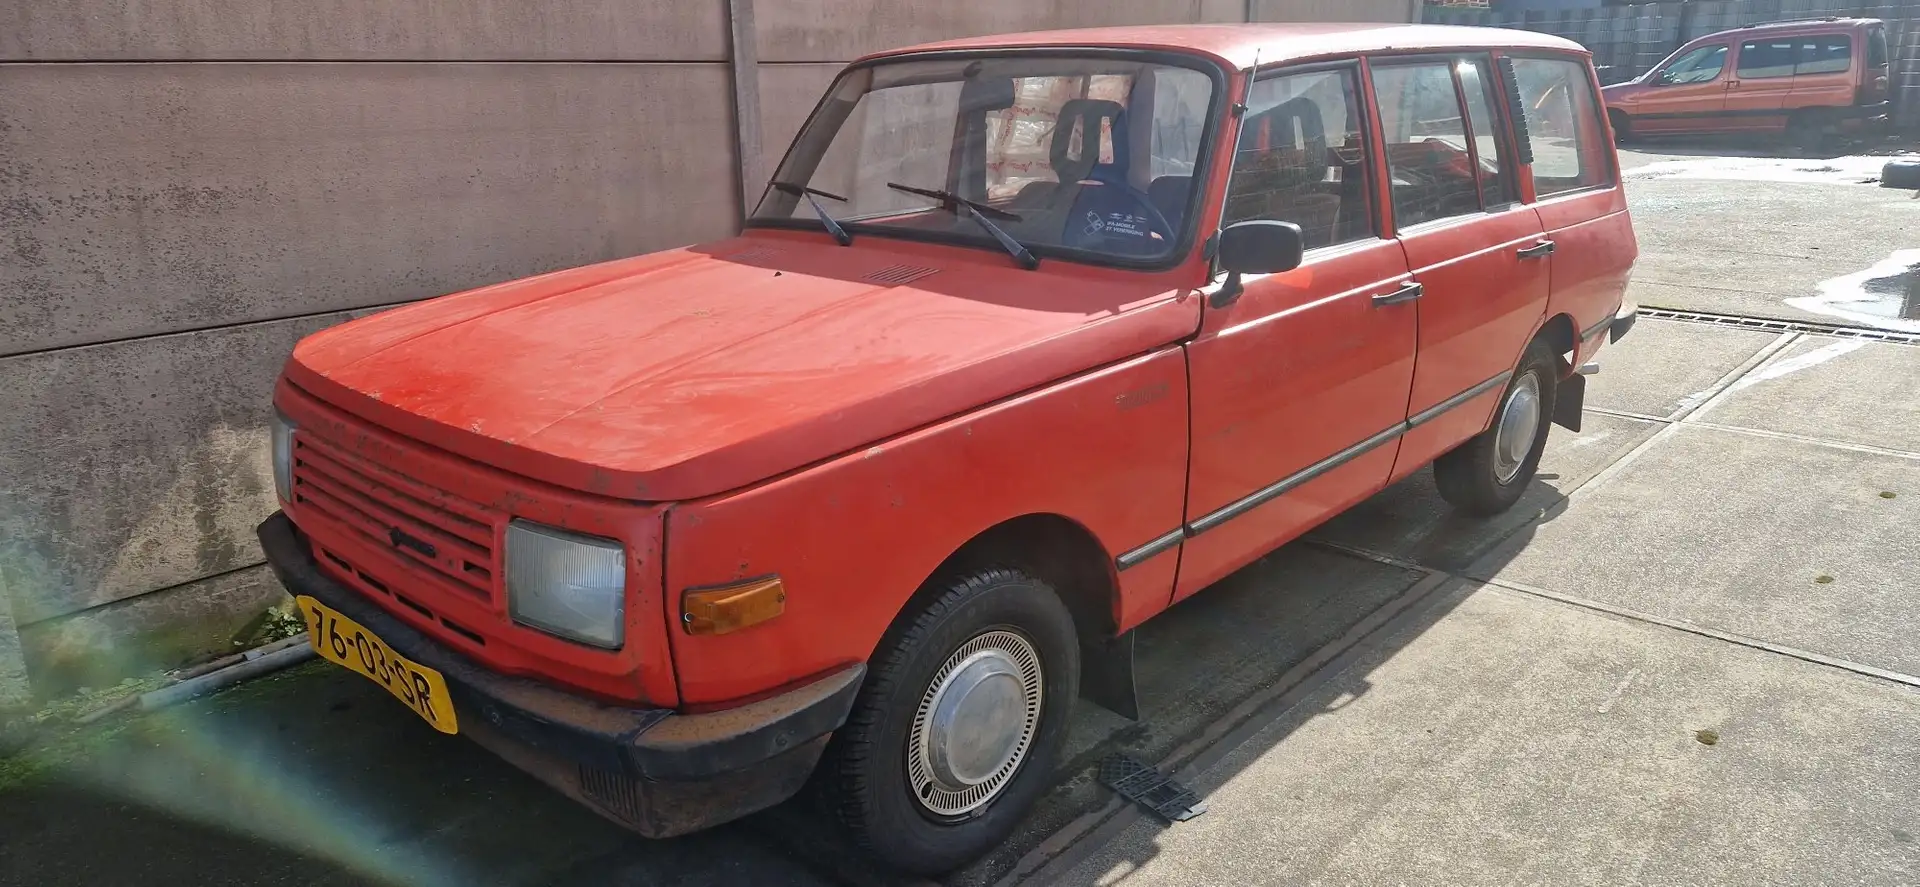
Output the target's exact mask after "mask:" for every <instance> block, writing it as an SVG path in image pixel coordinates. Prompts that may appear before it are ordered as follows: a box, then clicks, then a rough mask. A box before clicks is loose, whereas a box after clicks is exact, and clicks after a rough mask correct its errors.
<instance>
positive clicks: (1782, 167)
mask: <svg viewBox="0 0 1920 887" xmlns="http://www.w3.org/2000/svg"><path fill="white" fill-rule="evenodd" d="M1888 159H1889V158H1887V157H1877V156H1869V155H1850V156H1847V157H1831V158H1814V159H1794V158H1784V157H1700V158H1696V159H1690V160H1662V161H1658V162H1655V163H1649V164H1646V165H1644V166H1636V167H1633V168H1632V169H1627V170H1623V172H1624V173H1625V174H1626V175H1628V176H1630V177H1633V178H1640V179H1704V180H1716V181H1740V182H1801V183H1810V184H1843V185H1859V184H1864V183H1867V182H1871V181H1876V180H1878V179H1879V178H1880V170H1881V168H1882V167H1884V166H1886V164H1887V160H1888Z"/></svg>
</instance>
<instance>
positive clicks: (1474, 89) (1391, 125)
mask: <svg viewBox="0 0 1920 887" xmlns="http://www.w3.org/2000/svg"><path fill="white" fill-rule="evenodd" d="M1369 64H1370V67H1371V74H1372V80H1373V92H1374V97H1375V107H1376V108H1377V110H1378V113H1379V117H1380V133H1381V136H1382V141H1383V143H1384V147H1385V149H1386V159H1387V168H1388V173H1389V176H1390V187H1389V188H1388V192H1389V196H1390V200H1391V205H1392V214H1393V224H1394V228H1395V231H1396V233H1397V235H1398V238H1399V240H1400V245H1401V247H1402V248H1403V249H1404V250H1405V251H1406V255H1407V264H1408V267H1409V268H1410V269H1411V270H1412V273H1413V280H1414V282H1415V283H1416V284H1418V285H1419V286H1420V295H1419V299H1418V306H1419V308H1418V310H1419V315H1420V317H1419V324H1420V328H1419V335H1418V339H1419V353H1418V355H1417V357H1416V359H1415V364H1414V372H1413V386H1412V389H1411V394H1410V397H1409V400H1408V403H1407V412H1408V418H1407V422H1408V425H1409V427H1408V429H1407V433H1406V437H1405V438H1404V439H1403V440H1402V442H1401V445H1400V455H1399V458H1398V460H1397V461H1396V462H1395V463H1394V468H1393V477H1394V478H1396V479H1397V478H1400V477H1404V476H1405V475H1407V474H1409V473H1411V472H1413V471H1414V470H1415V469H1417V468H1419V467H1421V466H1423V465H1425V464H1427V463H1428V462H1431V461H1433V459H1434V458H1435V457H1438V456H1439V455H1441V454H1443V453H1445V452H1447V451H1448V450H1450V449H1453V448H1454V447H1455V446H1457V445H1459V444H1460V443H1461V442H1462V441H1465V440H1466V439H1467V438H1470V437H1472V436H1474V435H1476V434H1479V433H1480V432H1481V431H1482V430H1484V429H1485V428H1486V427H1487V423H1488V422H1489V421H1490V420H1491V419H1492V417H1493V410H1494V407H1495V406H1496V405H1497V403H1498V401H1499V396H1500V391H1501V390H1502V389H1503V388H1504V387H1505V383H1506V381H1507V377H1508V375H1509V374H1510V373H1511V372H1512V370H1513V367H1514V365H1515V363H1517V362H1518V360H1519V357H1520V352H1521V349H1522V348H1523V347H1524V346H1525V344H1526V342H1527V339H1528V337H1530V336H1531V335H1532V334H1533V331H1534V328H1535V327H1536V326H1537V325H1538V324H1539V322H1540V318H1541V314H1542V312H1543V311H1545V309H1546V302H1547V291H1548V277H1547V268H1548V262H1547V258H1548V254H1549V253H1550V252H1551V251H1552V250H1553V249H1554V247H1553V246H1552V245H1551V244H1549V243H1547V242H1546V240H1545V238H1543V237H1542V236H1541V235H1542V233H1543V231H1544V229H1543V228H1542V227H1541V224H1540V217H1539V215H1538V214H1537V213H1535V212H1534V210H1533V208H1532V207H1530V206H1528V205H1526V204H1524V203H1522V202H1521V201H1520V195H1519V192H1518V186H1517V184H1516V177H1515V174H1514V165H1515V164H1514V160H1513V157H1512V149H1511V145H1510V143H1509V141H1508V139H1507V138H1506V132H1507V127H1506V126H1505V124H1504V123H1503V122H1502V118H1501V116H1500V113H1499V111H1498V110H1497V109H1498V108H1500V107H1501V105H1500V103H1499V102H1498V101H1497V96H1498V95H1499V93H1498V92H1497V91H1496V90H1495V89H1494V87H1493V83H1494V81H1493V73H1492V69H1493V61H1492V58H1491V56H1489V55H1485V54H1478V53H1475V54H1463V55H1449V56H1444V57H1435V56H1422V57H1416V58H1405V57H1402V58H1377V59H1374V60H1371V61H1370V63H1369Z"/></svg>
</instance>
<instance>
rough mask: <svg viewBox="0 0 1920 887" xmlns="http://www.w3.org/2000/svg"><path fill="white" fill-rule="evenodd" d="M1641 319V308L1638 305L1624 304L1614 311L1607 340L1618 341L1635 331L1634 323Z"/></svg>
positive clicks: (1608, 326) (1608, 327)
mask: <svg viewBox="0 0 1920 887" xmlns="http://www.w3.org/2000/svg"><path fill="white" fill-rule="evenodd" d="M1639 320H1640V308H1639V306H1636V305H1622V306H1620V310H1619V311H1616V312H1614V315H1613V321H1612V322H1611V323H1608V324H1607V341H1609V342H1618V341H1620V340H1621V339H1624V338H1626V337H1627V333H1629V332H1632V331H1633V325H1634V324H1635V323H1637V322H1638V321H1639Z"/></svg>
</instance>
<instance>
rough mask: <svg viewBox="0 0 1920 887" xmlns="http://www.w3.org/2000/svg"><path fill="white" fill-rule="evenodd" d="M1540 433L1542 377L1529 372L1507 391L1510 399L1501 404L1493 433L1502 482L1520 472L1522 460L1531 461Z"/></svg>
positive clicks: (1495, 464)
mask: <svg viewBox="0 0 1920 887" xmlns="http://www.w3.org/2000/svg"><path fill="white" fill-rule="evenodd" d="M1539 433H1540V377H1539V375H1538V374H1536V373H1528V374H1526V375H1524V376H1521V377H1520V378H1519V380H1518V381H1516V382H1514V383H1513V388H1511V389H1510V390H1508V391H1507V402H1506V403H1505V404H1502V405H1501V407H1500V424H1499V426H1498V427H1497V429H1496V430H1495V432H1494V437H1493V461H1494V466H1493V470H1494V474H1495V475H1497V476H1498V477H1499V478H1500V482H1501V483H1503V484H1504V483H1507V482H1509V481H1511V480H1513V477H1514V475H1516V474H1519V473H1520V463H1522V462H1525V461H1527V453H1529V452H1532V451H1533V439H1534V437H1535V436H1537V435H1538V434H1539Z"/></svg>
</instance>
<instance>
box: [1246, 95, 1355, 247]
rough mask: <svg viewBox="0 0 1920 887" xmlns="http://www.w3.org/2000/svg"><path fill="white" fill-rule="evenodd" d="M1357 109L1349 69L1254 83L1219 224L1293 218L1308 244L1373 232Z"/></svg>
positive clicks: (1329, 244)
mask: <svg viewBox="0 0 1920 887" xmlns="http://www.w3.org/2000/svg"><path fill="white" fill-rule="evenodd" d="M1360 108H1361V105H1360V100H1359V82H1358V80H1357V77H1356V69H1354V68H1337V69H1332V70H1322V71H1310V72H1306V73H1300V74H1285V75H1281V76H1278V77H1268V78H1265V79H1262V80H1259V81H1257V82H1255V83H1254V84H1253V89H1252V91H1251V92H1249V93H1248V94H1247V112H1246V117H1245V122H1243V123H1242V124H1241V126H1240V143H1239V145H1238V146H1237V147H1236V148H1235V150H1234V156H1233V178H1232V179H1231V180H1230V181H1229V182H1228V185H1227V207H1226V213H1225V214H1224V218H1223V219H1222V222H1223V224H1227V225H1231V224H1233V223H1235V222H1244V221H1247V220H1248V219H1267V220H1271V221H1276V222H1292V223H1294V224H1296V225H1299V226H1300V233H1301V234H1302V235H1304V236H1305V240H1306V245H1307V247H1308V248H1309V249H1312V248H1316V247H1322V246H1331V245H1333V244H1336V243H1345V242H1347V241H1350V240H1360V239H1363V238H1369V237H1373V236H1375V234H1374V227H1373V214H1372V209H1371V205H1370V204H1369V202H1368V199H1367V195H1368V194H1369V193H1370V192H1369V190H1368V187H1367V171H1368V169H1369V164H1368V162H1367V154H1366V147H1365V139H1363V138H1362V136H1361V132H1362V131H1363V130H1362V127H1361V123H1360Z"/></svg>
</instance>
